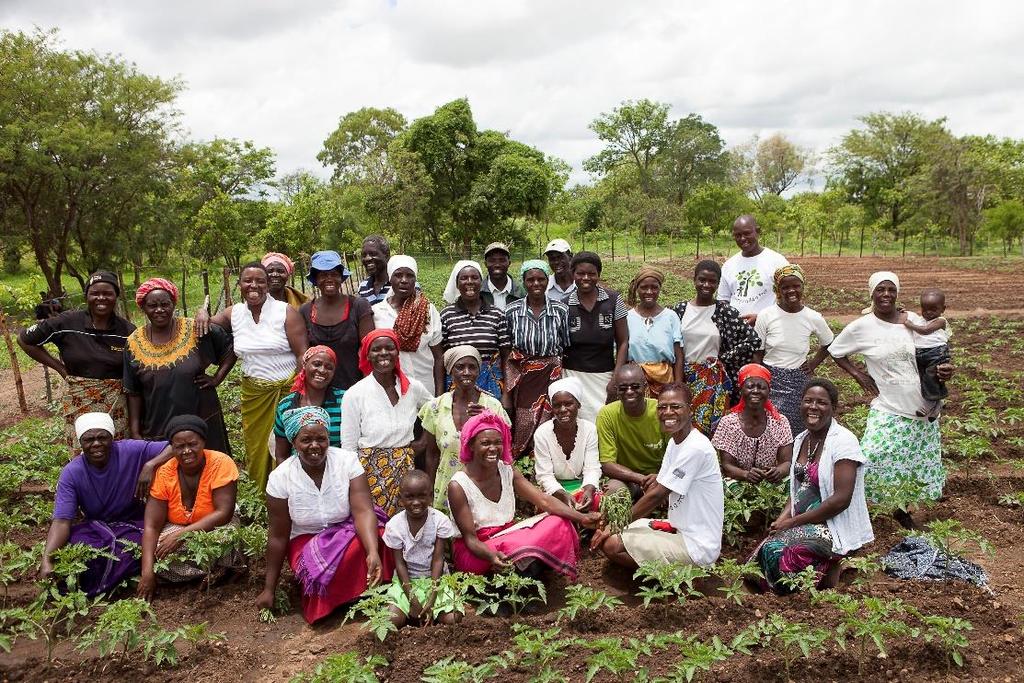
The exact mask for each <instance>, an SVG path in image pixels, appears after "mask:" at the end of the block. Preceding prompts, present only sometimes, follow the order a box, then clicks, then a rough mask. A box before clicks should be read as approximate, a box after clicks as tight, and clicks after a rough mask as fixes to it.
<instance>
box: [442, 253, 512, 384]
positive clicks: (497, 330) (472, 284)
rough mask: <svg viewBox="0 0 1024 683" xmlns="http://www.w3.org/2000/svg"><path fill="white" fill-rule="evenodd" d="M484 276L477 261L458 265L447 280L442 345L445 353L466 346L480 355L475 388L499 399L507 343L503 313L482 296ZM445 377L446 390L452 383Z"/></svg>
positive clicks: (448, 375) (449, 378) (449, 375)
mask: <svg viewBox="0 0 1024 683" xmlns="http://www.w3.org/2000/svg"><path fill="white" fill-rule="evenodd" d="M482 286H483V272H482V271H481V270H480V265H479V264H478V263H477V262H476V261H459V262H458V263H456V264H455V267H454V268H452V273H451V275H449V276H448V284H447V285H446V286H445V288H444V300H445V301H447V302H448V304H449V305H448V306H445V307H444V308H443V309H441V343H442V345H443V346H444V348H445V349H451V348H454V347H456V346H462V345H465V344H468V345H470V346H472V347H474V348H476V350H477V351H479V352H480V372H479V375H478V376H477V384H478V385H479V386H480V388H481V389H483V390H484V391H486V392H488V393H489V394H490V395H491V396H495V397H497V398H499V399H500V398H501V394H502V378H504V376H505V373H504V370H503V368H504V365H505V359H506V358H507V357H508V348H509V339H508V330H507V329H506V328H505V314H504V312H503V311H502V310H501V309H500V308H498V307H497V306H494V305H493V304H490V303H488V302H487V301H485V300H484V299H483V298H482V297H481V296H480V292H481V287H482ZM451 381H452V380H451V373H450V372H448V373H447V377H446V378H445V386H446V387H447V386H448V385H449V383H450V382H451Z"/></svg>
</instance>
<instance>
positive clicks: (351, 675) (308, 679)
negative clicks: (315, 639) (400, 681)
mask: <svg viewBox="0 0 1024 683" xmlns="http://www.w3.org/2000/svg"><path fill="white" fill-rule="evenodd" d="M387 664H388V660H386V659H384V658H383V657H381V656H380V655H373V656H370V657H367V658H365V659H360V658H359V654H358V653H356V652H345V653H342V654H336V655H330V656H329V657H326V658H325V659H324V660H323V661H322V662H320V663H319V664H317V665H316V668H315V669H314V670H313V671H312V673H302V674H298V675H296V676H293V677H292V679H291V683H336V681H345V682H346V683H380V679H379V678H377V669H379V668H380V667H382V666H387Z"/></svg>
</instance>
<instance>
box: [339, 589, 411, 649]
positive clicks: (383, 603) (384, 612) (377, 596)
mask: <svg viewBox="0 0 1024 683" xmlns="http://www.w3.org/2000/svg"><path fill="white" fill-rule="evenodd" d="M390 588H391V584H389V583H388V584H382V585H379V586H374V587H373V588H369V589H367V590H366V592H365V593H363V597H362V599H360V600H359V602H357V603H356V604H355V605H353V606H352V609H350V610H349V611H348V614H347V615H345V620H344V621H343V622H342V623H343V624H344V623H347V622H348V621H349V620H350V619H352V618H354V617H356V616H362V617H364V618H365V619H366V621H365V622H364V623H363V625H362V628H363V629H364V630H367V631H369V632H370V633H372V634H373V635H375V636H377V640H380V641H382V642H383V641H384V639H385V638H387V637H388V634H389V633H398V627H397V626H395V625H394V624H393V623H392V622H391V609H390V608H391V600H390V599H389V598H388V589H390Z"/></svg>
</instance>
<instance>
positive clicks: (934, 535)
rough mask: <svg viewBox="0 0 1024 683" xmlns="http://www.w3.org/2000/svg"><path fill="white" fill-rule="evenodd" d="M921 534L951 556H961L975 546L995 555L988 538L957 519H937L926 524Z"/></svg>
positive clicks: (940, 550) (987, 553) (990, 554)
mask: <svg viewBox="0 0 1024 683" xmlns="http://www.w3.org/2000/svg"><path fill="white" fill-rule="evenodd" d="M924 528H925V531H924V533H922V534H921V536H922V537H923V538H924V539H925V540H927V541H928V542H929V543H931V544H932V545H933V546H935V547H936V548H937V549H938V550H939V552H942V553H944V554H946V555H948V556H950V557H955V556H959V555H960V554H961V553H965V552H967V551H968V549H969V548H970V547H972V546H973V547H975V548H977V549H978V550H979V551H981V552H983V553H985V554H986V555H989V556H992V555H995V549H994V548H993V547H992V544H991V543H989V541H988V539H986V538H985V537H984V536H982V535H981V534H979V533H978V532H976V531H972V530H970V529H968V528H966V527H964V525H963V524H961V523H960V522H959V521H958V520H955V519H936V520H933V521H931V522H929V523H928V524H925V527H924Z"/></svg>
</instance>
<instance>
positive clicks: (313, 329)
mask: <svg viewBox="0 0 1024 683" xmlns="http://www.w3.org/2000/svg"><path fill="white" fill-rule="evenodd" d="M313 304H314V302H312V301H310V302H309V303H305V304H302V306H301V307H300V308H299V313H301V314H302V320H303V321H304V322H305V323H306V335H307V336H308V337H309V345H310V346H317V345H321V344H322V345H323V346H327V347H329V348H330V349H331V351H334V355H335V356H337V357H338V363H337V365H336V366H335V368H334V379H332V380H331V386H332V387H336V388H338V389H344V390H346V391H347V390H348V389H349V388H350V387H351V386H352V385H353V384H355V383H356V382H358V381H359V380H361V379H362V378H363V373H362V372H360V370H359V344H360V341H361V340H360V339H359V321H360V320H362V319H363V318H365V317H367V316H372V315H373V310H372V309H371V308H370V302H369V301H367V300H366V299H364V298H363V297H361V296H349V297H348V301H347V302H345V304H344V305H345V306H346V307H347V308H348V313H347V315H346V316H345V317H344V318H343V319H342V321H341V322H339V323H337V324H336V325H321V324H320V323H317V322H313Z"/></svg>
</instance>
